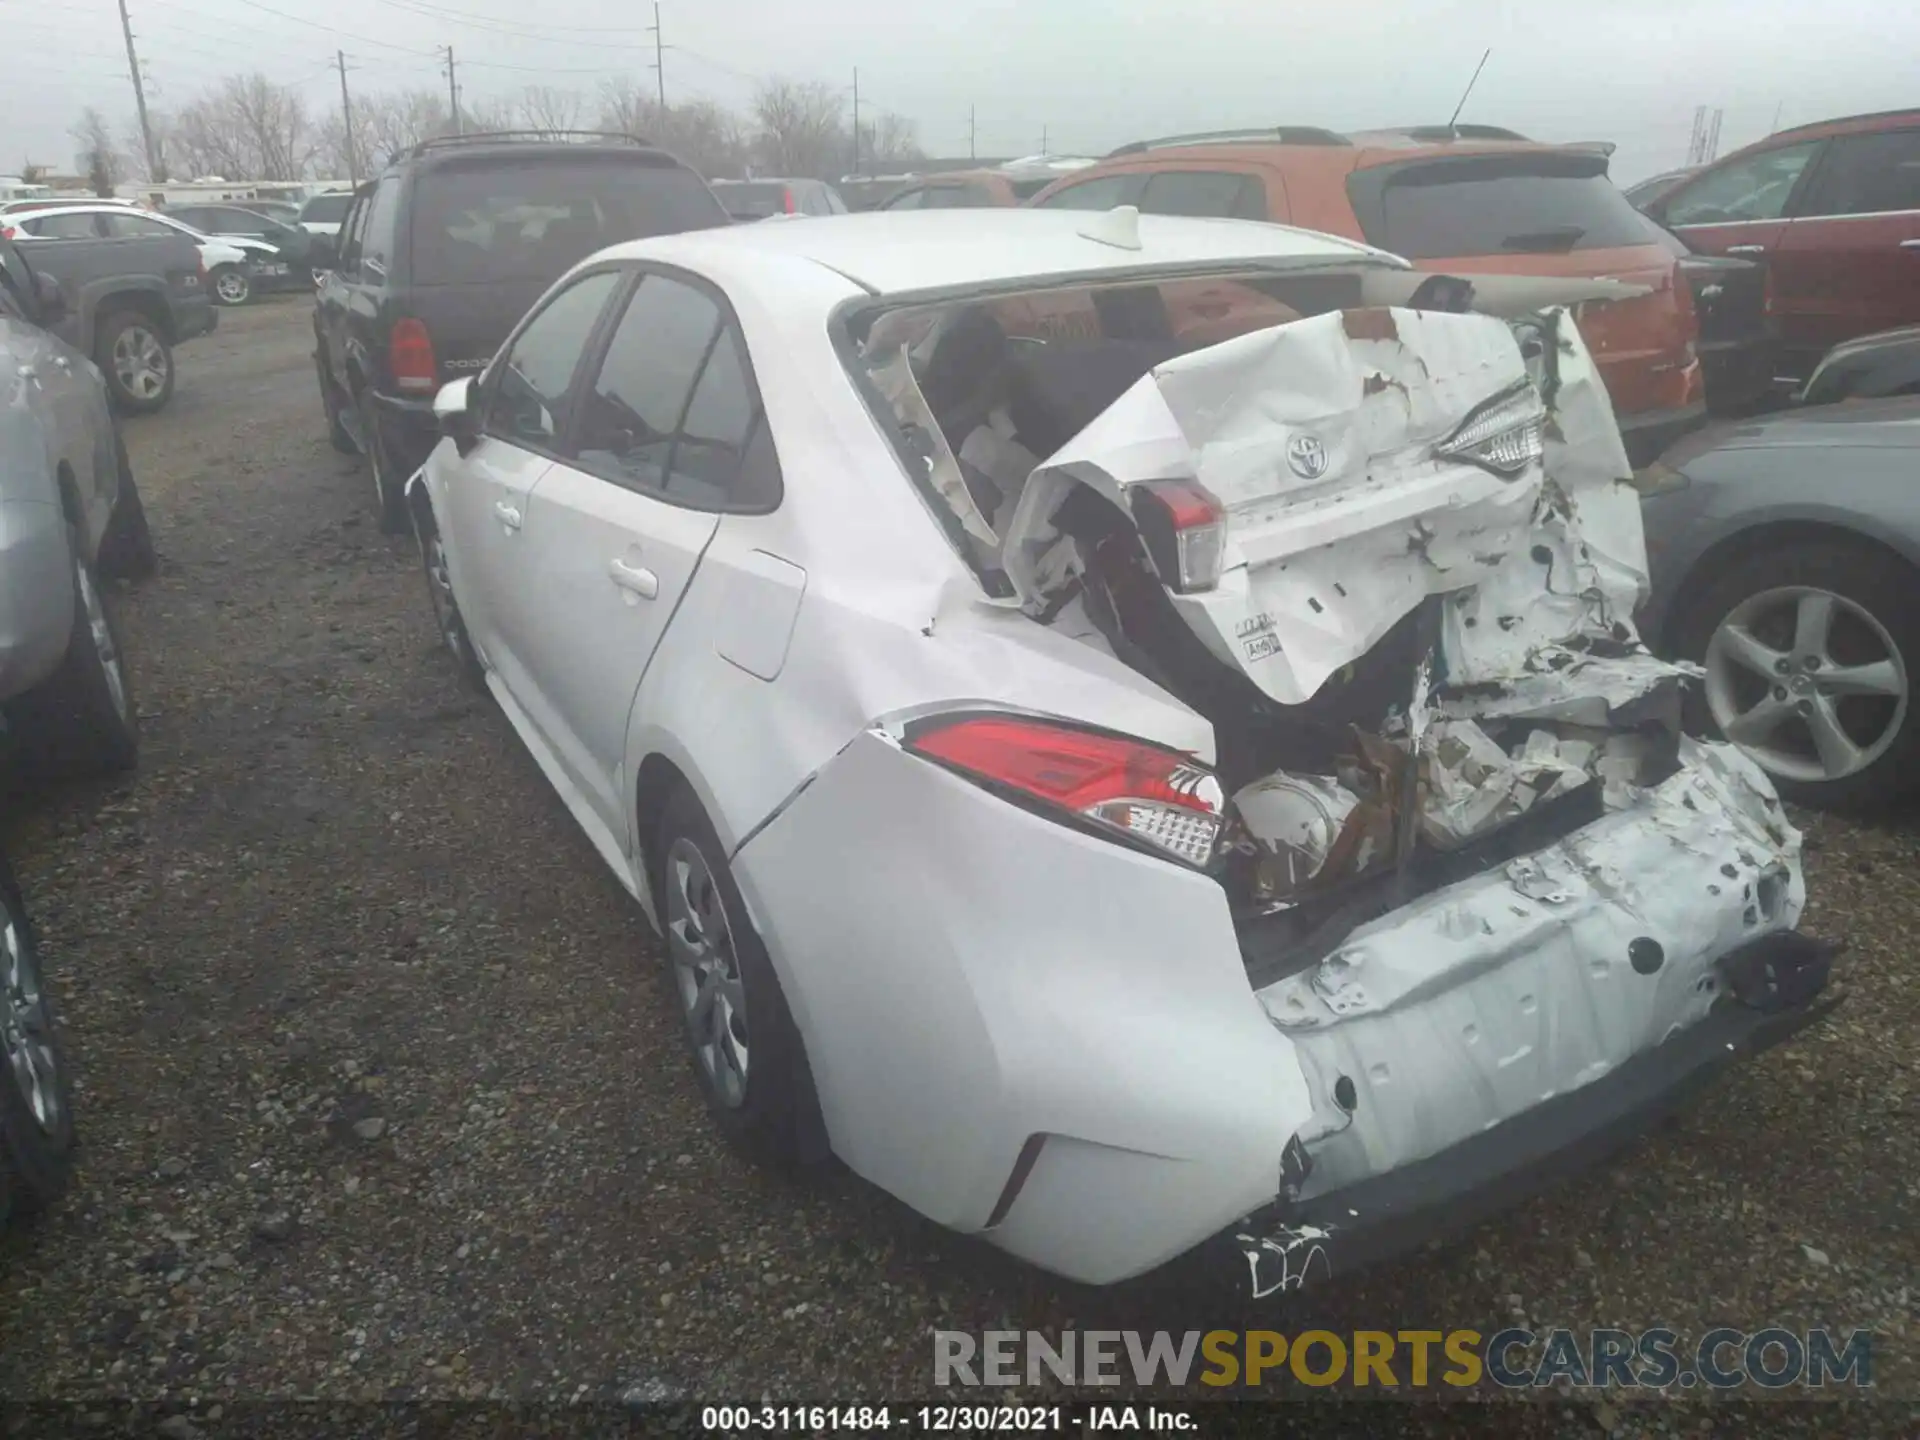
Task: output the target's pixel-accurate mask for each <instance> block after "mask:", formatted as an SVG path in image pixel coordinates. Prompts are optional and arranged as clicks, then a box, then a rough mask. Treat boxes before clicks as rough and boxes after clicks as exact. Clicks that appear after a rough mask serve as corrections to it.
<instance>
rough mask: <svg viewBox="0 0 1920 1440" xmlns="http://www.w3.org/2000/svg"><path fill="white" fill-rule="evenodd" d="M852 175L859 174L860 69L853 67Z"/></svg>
mask: <svg viewBox="0 0 1920 1440" xmlns="http://www.w3.org/2000/svg"><path fill="white" fill-rule="evenodd" d="M853 173H854V174H856V175H858V174H859V173H860V67H859V66H858V65H856V66H854V67H853Z"/></svg>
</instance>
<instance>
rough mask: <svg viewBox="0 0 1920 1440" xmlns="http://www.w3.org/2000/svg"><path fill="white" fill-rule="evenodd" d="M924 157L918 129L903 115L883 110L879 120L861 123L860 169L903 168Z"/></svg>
mask: <svg viewBox="0 0 1920 1440" xmlns="http://www.w3.org/2000/svg"><path fill="white" fill-rule="evenodd" d="M926 158H927V157H926V152H925V151H923V150H922V149H921V148H920V127H919V126H918V125H916V124H914V122H913V121H911V120H909V119H907V117H906V116H904V115H896V114H895V113H894V112H893V111H891V110H883V111H881V112H880V116H879V118H878V119H875V120H863V121H861V122H860V163H861V165H862V166H866V167H872V166H874V165H882V166H887V165H903V164H907V163H909V162H911V161H914V160H924V159H926Z"/></svg>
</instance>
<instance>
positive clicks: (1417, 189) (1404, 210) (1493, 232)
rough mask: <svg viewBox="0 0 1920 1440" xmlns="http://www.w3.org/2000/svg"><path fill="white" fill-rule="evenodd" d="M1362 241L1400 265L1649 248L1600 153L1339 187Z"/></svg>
mask: <svg viewBox="0 0 1920 1440" xmlns="http://www.w3.org/2000/svg"><path fill="white" fill-rule="evenodd" d="M1347 189H1348V193H1349V195H1350V196H1351V198H1352V200H1353V208H1354V212H1355V214H1356V215H1358V216H1359V219H1360V227H1361V229H1362V230H1363V231H1364V232H1365V234H1366V237H1367V240H1368V241H1369V242H1370V243H1372V244H1374V245H1378V246H1379V247H1380V248H1381V249H1382V250H1391V251H1392V252H1393V253H1394V254H1396V255H1404V256H1406V257H1407V258H1408V259H1409V260H1424V259H1437V258H1440V257H1453V256H1461V255H1524V254H1537V255H1552V254H1564V253H1566V252H1568V251H1572V250H1600V249H1606V248H1609V247H1615V246H1624V245H1647V244H1654V243H1657V241H1656V240H1655V237H1654V236H1653V235H1652V234H1651V233H1650V232H1649V230H1648V227H1647V222H1646V220H1645V219H1644V218H1643V217H1642V216H1641V214H1640V212H1639V211H1637V210H1635V209H1634V208H1633V206H1632V205H1631V204H1629V203H1628V201H1627V197H1626V196H1624V195H1622V194H1621V193H1620V192H1619V191H1618V190H1617V189H1615V188H1614V185H1613V182H1612V181H1611V180H1610V179H1608V178H1607V163H1606V159H1605V157H1604V156H1600V155H1557V154H1520V155H1481V156H1462V157H1460V158H1458V159H1449V160H1439V161H1424V162H1415V163H1413V164H1408V165H1400V166H1381V167H1379V168H1377V169H1372V170H1361V171H1356V172H1355V173H1354V174H1353V175H1351V176H1349V177H1348V180H1347Z"/></svg>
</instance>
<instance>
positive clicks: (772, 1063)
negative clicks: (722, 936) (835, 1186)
mask: <svg viewBox="0 0 1920 1440" xmlns="http://www.w3.org/2000/svg"><path fill="white" fill-rule="evenodd" d="M683 845H684V846H689V847H691V848H692V851H693V852H694V853H695V854H696V855H697V856H698V858H699V860H700V861H701V862H703V864H704V870H705V875H706V876H707V877H708V878H709V879H710V880H711V882H712V892H711V895H710V896H709V895H708V894H706V893H705V887H704V886H701V887H700V888H701V889H702V891H703V893H702V894H701V895H697V896H694V897H692V899H693V902H694V903H695V904H696V905H698V904H703V903H710V901H711V900H715V899H717V901H718V903H719V905H720V907H721V912H720V913H721V914H723V915H724V918H725V929H726V932H727V935H728V937H730V940H731V945H730V952H731V955H730V958H731V959H732V961H733V962H734V968H735V972H736V974H737V978H738V980H739V983H740V989H741V990H742V991H743V992H744V1005H743V1006H742V1007H741V1011H743V1012H744V1013H743V1014H742V1013H739V1012H736V1014H735V1020H736V1021H737V1022H738V1023H737V1024H736V1025H734V1026H732V1027H730V1029H731V1033H732V1034H734V1035H736V1036H738V1035H744V1034H745V1033H746V1031H745V1021H746V1019H747V1018H748V1017H751V1023H752V1031H751V1039H750V1042H749V1050H750V1058H749V1061H748V1064H747V1067H746V1076H745V1084H744V1087H743V1093H741V1094H739V1095H738V1096H731V1095H729V1094H728V1093H727V1090H726V1087H725V1086H724V1085H723V1084H722V1083H720V1082H719V1081H717V1080H716V1077H715V1073H714V1070H713V1068H712V1066H711V1065H710V1064H709V1062H708V1060H707V1059H706V1058H704V1057H703V1049H704V1048H705V1047H704V1045H703V1039H704V1035H705V1032H703V1031H702V1030H701V1029H700V1028H699V1027H697V1026H696V1023H695V1022H694V1019H693V1017H692V1016H691V1015H690V1014H689V1012H688V1008H687V1005H686V1003H685V999H684V996H683V992H682V989H681V985H680V969H681V967H680V965H679V963H678V962H677V961H676V960H675V958H674V956H675V945H676V940H675V936H674V934H673V933H671V932H672V931H673V930H674V928H675V924H676V921H675V918H674V917H675V910H674V904H675V901H674V896H673V892H672V891H671V890H670V887H672V886H675V885H677V884H678V883H679V876H678V875H677V874H676V871H677V870H678V866H677V864H676V861H677V859H678V857H679V855H680V854H681V853H683V852H681V851H680V850H679V847H681V846H683ZM654 855H655V857H656V860H655V866H654V869H655V875H654V894H655V895H656V897H657V904H658V905H659V908H660V918H661V925H662V928H663V929H664V930H667V931H668V932H669V933H668V934H667V936H666V949H667V976H666V979H667V991H668V995H669V997H670V998H671V999H672V1001H673V1004H674V1006H675V1008H676V1010H677V1011H678V1012H679V1014H680V1015H681V1018H682V1020H683V1022H684V1025H685V1031H686V1037H687V1048H688V1052H689V1058H690V1059H691V1060H692V1063H693V1071H694V1076H695V1078H696V1079H697V1080H698V1082H699V1085H700V1092H701V1094H702V1096H703V1097H704V1098H705V1099H706V1102H707V1109H708V1111H709V1112H710V1113H711V1114H712V1116H713V1119H714V1123H715V1124H716V1125H718V1126H719V1128H720V1131H721V1133H722V1134H724V1135H725V1136H726V1137H727V1138H728V1140H729V1141H731V1142H732V1143H734V1144H735V1145H737V1146H739V1147H740V1148H741V1149H743V1150H745V1151H746V1152H747V1153H749V1154H751V1155H752V1156H754V1157H755V1158H756V1159H760V1160H763V1161H767V1162H769V1163H772V1164H774V1165H776V1166H779V1167H781V1168H788V1167H791V1166H793V1165H795V1164H796V1163H798V1162H799V1161H800V1160H801V1159H802V1158H803V1145H802V1136H801V1127H802V1123H803V1117H804V1116H805V1115H806V1114H807V1112H808V1109H809V1107H817V1102H815V1101H814V1100H813V1098H812V1080H811V1078H810V1075H809V1072H808V1069H807V1063H806V1052H805V1047H804V1046H803V1044H802V1043H801V1039H800V1032H799V1030H798V1029H797V1028H796V1027H795V1025H794V1023H793V1014H792V1012H791V1011H790V1010H789V1009H788V1008H787V998H786V996H785V994H783V993H782V991H781V989H780V980H779V977H778V976H776V975H775V974H774V970H773V962H772V961H771V960H769V959H768V958H767V950H766V946H765V945H763V944H762V943H761V941H760V936H759V935H758V933H757V932H755V930H754V928H753V923H752V921H751V920H750V919H749V918H748V915H747V907H746V902H745V901H744V900H742V899H741V896H740V888H739V886H738V885H736V884H735V883H734V879H733V872H732V870H731V869H729V868H728V865H727V858H726V851H725V850H724V849H722V848H721V845H720V840H719V837H718V836H717V835H715V834H714V831H713V826H712V824H711V823H710V822H709V821H708V819H707V816H706V812H705V811H703V810H702V809H701V808H700V802H699V801H698V800H696V799H695V798H694V796H693V792H692V791H690V790H688V789H687V788H686V787H685V786H684V785H682V786H679V787H677V788H676V789H675V790H674V791H673V793H672V795H671V796H669V798H668V800H667V804H666V807H665V810H664V812H663V813H662V815H661V818H660V836H659V843H658V844H657V845H656V847H655V850H654ZM711 913H712V912H711V911H709V914H711Z"/></svg>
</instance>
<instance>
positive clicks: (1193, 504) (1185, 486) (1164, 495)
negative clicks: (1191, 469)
mask: <svg viewBox="0 0 1920 1440" xmlns="http://www.w3.org/2000/svg"><path fill="white" fill-rule="evenodd" d="M1128 497H1129V499H1130V500H1131V502H1132V505H1133V523H1134V524H1135V525H1136V526H1138V527H1139V530H1140V538H1141V539H1142V540H1143V541H1145V542H1146V546H1147V558H1148V559H1149V560H1151V561H1153V568H1154V569H1155V570H1156V571H1158V572H1159V574H1160V581H1161V583H1162V584H1164V585H1166V586H1167V587H1168V588H1169V589H1171V590H1175V591H1177V592H1178V593H1180V594H1182V595H1190V594H1192V593H1193V592H1194V591H1196V590H1211V589H1212V588H1213V587H1214V586H1216V585H1218V584H1219V583H1220V570H1221V566H1222V564H1223V563H1224V561H1225V558H1226V553H1227V512H1226V508H1225V507H1224V506H1223V505H1221V503H1220V502H1219V501H1218V500H1216V499H1214V497H1213V494H1212V492H1211V491H1209V490H1208V489H1207V488H1206V486H1204V485H1202V484H1200V482H1199V481H1197V480H1149V481H1146V482H1145V483H1143V484H1139V485H1135V486H1133V487H1132V488H1131V489H1130V490H1129V491H1128Z"/></svg>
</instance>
